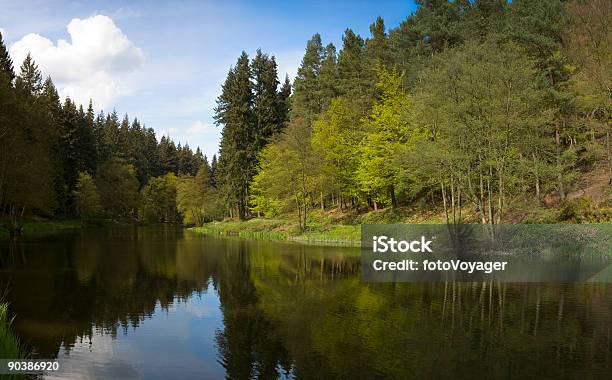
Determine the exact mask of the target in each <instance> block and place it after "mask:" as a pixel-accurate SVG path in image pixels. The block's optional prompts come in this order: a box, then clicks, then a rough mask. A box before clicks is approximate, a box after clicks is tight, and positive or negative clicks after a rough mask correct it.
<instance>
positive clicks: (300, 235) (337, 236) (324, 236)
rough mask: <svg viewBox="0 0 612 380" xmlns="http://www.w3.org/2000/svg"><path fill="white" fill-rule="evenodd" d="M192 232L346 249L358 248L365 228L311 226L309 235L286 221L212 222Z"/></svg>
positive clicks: (331, 225) (311, 224)
mask: <svg viewBox="0 0 612 380" xmlns="http://www.w3.org/2000/svg"><path fill="white" fill-rule="evenodd" d="M191 230H192V231H194V232H198V233H207V234H217V235H225V236H239V237H246V238H255V239H269V240H292V241H299V242H307V243H326V244H343V245H344V244H346V245H357V244H359V241H360V239H361V235H360V234H361V227H360V226H358V225H340V224H328V223H321V222H311V223H309V224H308V227H307V228H306V230H305V231H300V229H299V227H298V225H297V223H296V222H294V221H291V220H286V219H251V220H247V221H235V220H231V221H223V222H211V223H207V224H206V225H204V226H203V227H194V228H192V229H191Z"/></svg>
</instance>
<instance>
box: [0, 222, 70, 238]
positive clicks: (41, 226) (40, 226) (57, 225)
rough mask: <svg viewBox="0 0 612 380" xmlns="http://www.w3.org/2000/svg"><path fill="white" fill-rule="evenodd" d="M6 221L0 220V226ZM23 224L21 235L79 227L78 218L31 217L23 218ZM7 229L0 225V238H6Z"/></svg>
mask: <svg viewBox="0 0 612 380" xmlns="http://www.w3.org/2000/svg"><path fill="white" fill-rule="evenodd" d="M4 223H6V221H3V220H0V226H1V225H2V224H4ZM22 224H23V231H22V234H23V235H39V234H47V233H55V232H60V231H68V230H75V229H79V228H81V221H80V220H74V219H69V220H47V219H32V220H25V221H23V222H22ZM8 236H9V231H8V230H7V229H6V228H2V227H0V238H7V237H8Z"/></svg>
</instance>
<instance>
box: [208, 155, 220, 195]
mask: <svg viewBox="0 0 612 380" xmlns="http://www.w3.org/2000/svg"><path fill="white" fill-rule="evenodd" d="M217 169H218V168H217V155H216V154H213V158H212V160H211V161H210V184H211V186H212V187H215V188H216V187H217Z"/></svg>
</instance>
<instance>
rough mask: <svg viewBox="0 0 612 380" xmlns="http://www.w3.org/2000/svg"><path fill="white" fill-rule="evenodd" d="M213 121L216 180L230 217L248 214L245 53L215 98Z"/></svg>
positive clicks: (249, 111)
mask: <svg viewBox="0 0 612 380" xmlns="http://www.w3.org/2000/svg"><path fill="white" fill-rule="evenodd" d="M215 113H216V114H215V122H216V123H217V125H223V132H222V136H221V143H220V151H219V172H218V174H217V181H218V182H219V183H220V184H221V186H222V188H223V193H224V195H225V197H226V199H227V203H228V206H229V209H230V210H231V213H232V215H234V216H238V217H240V218H241V219H244V218H246V217H247V214H248V191H249V182H250V181H251V178H252V177H253V175H254V172H255V162H254V160H253V158H254V156H255V154H254V150H253V143H252V141H253V139H254V138H255V135H256V133H255V128H254V126H255V123H254V122H253V119H254V118H253V92H252V90H251V68H250V65H249V58H248V56H247V54H246V53H245V52H243V53H242V55H241V56H240V57H239V58H238V62H237V63H236V67H235V68H232V69H231V70H230V72H229V74H228V76H227V79H226V80H225V83H224V84H223V87H222V93H221V95H220V96H219V98H218V99H217V107H216V108H215Z"/></svg>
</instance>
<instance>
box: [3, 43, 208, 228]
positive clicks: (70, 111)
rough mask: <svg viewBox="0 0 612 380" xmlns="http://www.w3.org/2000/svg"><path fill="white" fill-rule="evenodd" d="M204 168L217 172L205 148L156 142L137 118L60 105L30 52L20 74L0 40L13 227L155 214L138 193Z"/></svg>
mask: <svg viewBox="0 0 612 380" xmlns="http://www.w3.org/2000/svg"><path fill="white" fill-rule="evenodd" d="M212 164H213V165H214V166H216V157H214V158H213V161H212ZM202 168H205V169H202ZM201 170H205V172H206V173H210V172H211V171H214V170H216V168H213V169H211V168H210V164H209V163H208V161H207V159H206V157H204V156H203V154H202V152H201V151H200V149H199V148H198V149H197V150H196V151H195V152H193V150H192V149H191V148H190V147H189V146H188V145H184V146H181V144H178V145H175V143H174V142H173V141H172V140H171V139H170V138H169V137H166V136H163V137H162V138H161V140H160V141H159V142H158V141H157V139H156V136H155V132H154V131H153V129H151V128H146V127H145V126H144V125H142V124H141V123H140V121H139V120H138V119H133V120H130V118H129V117H128V116H127V115H125V116H124V117H123V118H122V119H120V118H119V116H118V115H117V113H116V112H115V111H113V112H111V113H108V114H105V113H103V112H100V113H98V114H95V112H94V108H93V104H92V102H91V101H90V103H89V105H88V107H87V109H84V108H83V106H82V105H77V104H75V103H74V102H73V101H72V100H70V99H69V98H67V99H65V101H64V102H63V103H62V102H61V100H60V97H59V95H58V92H57V90H56V88H55V86H54V84H53V81H52V80H51V78H47V79H46V80H44V81H43V79H42V75H41V72H40V70H39V69H38V67H37V65H36V63H35V62H34V60H33V59H32V57H31V56H30V55H28V56H27V57H26V59H25V60H24V62H23V64H22V65H21V67H20V70H19V73H18V74H16V73H15V71H14V69H13V62H12V61H11V58H10V56H9V55H8V52H7V49H6V46H5V44H4V43H3V41H2V37H1V36H0V213H1V214H3V215H4V216H5V218H6V217H8V219H9V220H10V222H11V223H12V224H13V225H16V224H17V222H16V221H17V219H18V218H20V217H22V216H26V215H42V216H48V217H71V216H73V215H76V214H79V215H81V216H82V217H84V218H94V217H110V218H136V217H139V216H140V217H144V215H145V214H146V215H147V216H150V215H152V214H151V211H150V207H149V206H147V205H148V204H147V203H146V202H144V205H143V202H142V197H141V196H140V192H142V193H143V194H144V195H146V194H148V193H149V192H150V189H151V188H155V186H157V185H156V184H155V181H157V182H159V180H157V178H158V177H161V176H168V175H170V174H171V175H175V176H179V177H181V178H182V177H185V178H187V177H188V178H191V177H195V176H196V175H197V174H198V173H199V172H200V171H201ZM168 173H170V174H168ZM164 178H165V177H164ZM151 180H153V181H151ZM150 182H152V183H150ZM211 183H214V181H211ZM144 198H145V200H147V201H148V202H150V201H151V200H150V199H148V198H146V197H144ZM153 215H155V216H157V217H158V219H159V220H168V219H171V220H173V221H174V220H177V219H180V218H178V217H177V216H176V215H169V214H168V213H167V212H166V211H164V212H160V211H159V210H156V211H155V212H153Z"/></svg>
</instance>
